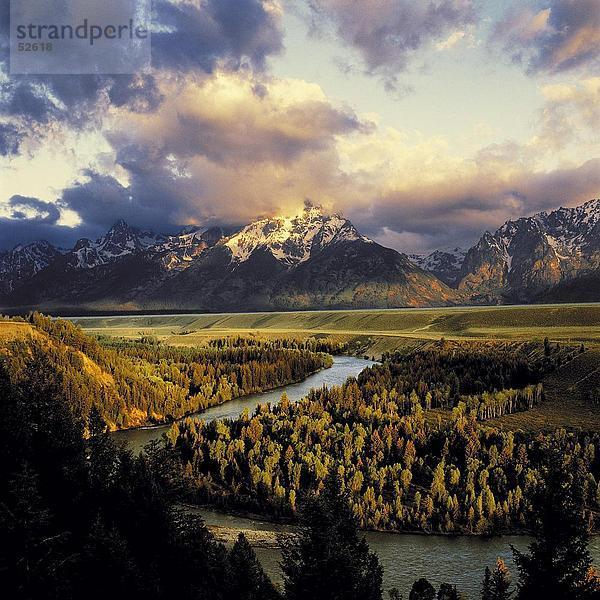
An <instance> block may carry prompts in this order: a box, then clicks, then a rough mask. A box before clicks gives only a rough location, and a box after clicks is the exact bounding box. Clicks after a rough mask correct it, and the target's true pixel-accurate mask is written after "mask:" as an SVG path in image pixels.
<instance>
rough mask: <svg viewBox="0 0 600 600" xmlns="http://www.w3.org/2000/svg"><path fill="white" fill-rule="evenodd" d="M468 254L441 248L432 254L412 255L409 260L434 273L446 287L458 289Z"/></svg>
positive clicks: (458, 249) (455, 249) (456, 249)
mask: <svg viewBox="0 0 600 600" xmlns="http://www.w3.org/2000/svg"><path fill="white" fill-rule="evenodd" d="M466 254H467V251H466V250H463V249H462V248H440V249H439V250H434V251H433V252H431V253H430V254H411V255H410V256H409V258H410V260H411V261H412V262H413V263H414V264H415V265H417V267H419V268H421V269H423V270H424V271H429V272H430V273H433V274H434V275H435V276H436V277H437V278H438V279H439V280H441V281H443V282H444V283H445V284H446V285H449V286H450V287H456V286H457V285H458V282H459V281H460V274H461V268H462V264H463V262H464V260H465V256H466Z"/></svg>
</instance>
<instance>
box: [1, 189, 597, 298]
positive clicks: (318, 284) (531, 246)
mask: <svg viewBox="0 0 600 600" xmlns="http://www.w3.org/2000/svg"><path fill="white" fill-rule="evenodd" d="M598 207H599V201H598V200H591V201H589V202H587V203H585V204H583V205H581V206H579V207H575V208H572V209H571V208H569V209H559V210H557V211H553V212H551V213H539V214H536V215H534V216H533V217H523V218H521V219H518V220H516V221H508V222H506V223H505V224H504V225H503V226H502V227H500V228H499V229H498V230H497V231H496V232H495V233H493V234H492V233H490V232H484V233H483V234H482V236H481V238H480V239H479V241H478V242H477V243H476V244H474V245H473V246H472V247H471V248H469V249H468V250H463V249H460V248H453V249H440V250H436V251H434V252H432V253H430V254H429V255H412V256H407V255H405V254H403V253H400V252H397V251H396V250H393V249H391V248H386V247H385V246H382V245H380V244H378V243H377V242H375V241H374V240H372V239H370V238H369V237H367V236H365V235H362V234H361V233H360V232H359V231H358V230H357V228H356V227H355V226H354V225H353V224H352V223H351V222H350V221H349V220H348V219H345V218H343V217H342V216H340V215H329V214H327V213H326V212H325V211H323V209H322V208H321V207H316V206H314V205H312V204H308V205H307V206H306V207H305V208H304V209H303V210H302V211H301V212H300V213H298V214H296V215H294V216H290V217H281V216H278V217H273V218H264V219H259V220H257V221H254V222H252V223H250V224H248V225H246V226H243V227H239V226H237V227H199V226H187V227H183V228H181V229H180V233H178V234H161V233H155V232H152V231H148V230H146V231H142V230H140V229H137V228H135V227H131V226H129V225H128V224H127V223H125V222H124V221H119V222H117V223H116V224H115V225H113V226H112V227H111V228H110V229H109V230H108V232H107V233H106V234H104V235H102V236H100V237H99V238H97V239H96V240H89V239H81V240H78V241H77V242H76V244H75V245H74V246H73V248H71V249H60V248H55V247H54V246H52V245H51V244H49V243H48V242H43V241H40V242H36V243H33V244H30V245H28V246H21V245H19V246H16V247H15V248H14V249H13V250H11V251H9V252H5V253H3V254H2V255H0V265H2V273H3V277H4V281H5V286H4V288H3V295H2V305H3V306H5V307H7V308H15V307H18V306H19V305H25V306H40V307H44V306H46V307H49V306H60V307H63V306H64V307H68V306H71V305H80V306H82V307H90V308H92V307H96V308H99V307H106V308H109V307H110V308H115V309H119V308H123V307H125V306H128V307H140V308H148V309H153V308H157V307H160V308H161V309H163V308H165V309H169V308H170V309H179V308H190V309H204V310H220V309H230V310H234V309H235V310H243V308H244V303H245V304H246V305H247V306H248V307H249V308H253V309H274V308H280V309H299V308H336V307H338V308H341V307H344V308H349V307H350V308H359V307H360V308H392V307H403V306H439V305H448V304H465V303H474V304H502V303H507V302H508V303H511V302H526V303H527V302H539V301H545V300H549V299H557V300H561V299H569V300H572V301H577V300H584V301H585V300H593V299H595V298H596V296H597V293H598V287H597V286H596V285H595V282H596V281H597V278H598V273H599V271H600V253H599V249H600V235H599V229H598V228H599V227H600V225H599V222H600V219H599V216H600V210H599V208H598Z"/></svg>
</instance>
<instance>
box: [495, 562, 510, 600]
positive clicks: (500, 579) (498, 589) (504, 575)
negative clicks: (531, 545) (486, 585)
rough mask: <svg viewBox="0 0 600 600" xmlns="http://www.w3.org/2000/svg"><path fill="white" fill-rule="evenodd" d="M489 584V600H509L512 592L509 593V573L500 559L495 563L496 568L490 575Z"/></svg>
mask: <svg viewBox="0 0 600 600" xmlns="http://www.w3.org/2000/svg"><path fill="white" fill-rule="evenodd" d="M491 584H492V585H491V587H492V595H491V596H490V598H491V600H509V599H510V598H511V597H512V592H511V591H510V585H511V581H510V573H509V571H508V568H507V566H506V564H505V563H504V561H503V560H502V559H501V558H499V559H498V560H497V561H496V568H495V569H494V572H493V573H492V581H491Z"/></svg>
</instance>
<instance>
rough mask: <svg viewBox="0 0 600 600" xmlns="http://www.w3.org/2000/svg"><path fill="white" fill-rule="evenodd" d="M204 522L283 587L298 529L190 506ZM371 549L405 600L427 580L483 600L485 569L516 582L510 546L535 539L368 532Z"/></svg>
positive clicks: (387, 582) (599, 549)
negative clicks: (284, 566)
mask: <svg viewBox="0 0 600 600" xmlns="http://www.w3.org/2000/svg"><path fill="white" fill-rule="evenodd" d="M190 509H191V510H194V512H196V513H197V514H199V515H200V516H201V517H202V518H203V519H204V521H205V523H206V525H207V527H208V528H209V529H210V530H211V531H212V532H213V533H214V534H215V536H216V537H217V539H219V541H221V542H223V543H225V544H226V545H231V544H233V543H234V542H235V540H236V538H237V536H238V535H239V533H240V532H241V533H243V534H244V535H245V536H246V538H247V539H248V541H249V542H250V545H251V546H252V547H253V548H254V550H255V552H256V555H257V557H258V559H259V560H260V562H261V564H262V566H263V568H264V569H265V572H266V573H267V574H268V575H269V577H271V579H272V580H273V581H274V582H275V583H276V584H277V585H281V583H282V576H281V570H280V567H279V563H280V560H281V548H280V544H279V539H280V538H282V537H283V538H285V537H286V536H289V535H292V534H293V533H294V532H295V531H296V530H297V528H296V527H295V526H294V525H290V524H275V523H270V522H268V521H267V520H266V519H264V518H263V517H261V516H258V515H253V516H252V517H248V518H243V517H239V516H234V515H231V514H223V513H220V512H218V511H215V510H212V509H207V508H198V507H195V508H194V507H191V508H190ZM363 533H364V536H365V539H366V541H367V542H368V544H369V547H370V548H371V550H372V551H374V552H375V553H376V554H377V555H378V556H379V560H380V562H381V565H382V567H383V569H384V583H383V589H384V591H385V590H388V589H390V588H392V587H397V588H398V589H399V591H400V592H401V593H402V594H403V596H404V597H405V598H407V597H408V593H409V591H410V587H411V586H412V583H413V582H414V581H416V580H417V579H419V578H420V577H427V579H429V580H430V581H431V582H432V583H433V584H434V585H436V587H439V585H440V584H441V583H442V582H448V583H452V584H454V585H456V586H457V588H458V589H459V590H460V591H461V592H462V593H464V594H465V595H466V597H467V598H468V599H476V598H479V597H480V596H479V592H480V589H481V582H482V579H483V574H484V571H485V567H488V566H489V567H493V566H494V564H495V562H496V559H497V558H502V559H503V560H504V561H505V562H506V564H507V565H508V567H509V569H510V570H511V573H512V575H513V578H515V579H516V577H517V574H518V573H517V568H516V565H515V564H514V560H513V554H512V550H511V546H514V547H515V548H516V549H517V550H519V551H525V550H526V549H527V546H528V544H529V543H530V542H531V538H530V537H529V536H527V535H502V536H494V537H483V536H472V535H471V536H460V535H429V534H424V533H421V534H415V533H408V532H376V531H365V532H363ZM589 547H590V553H591V555H592V559H593V562H594V564H595V565H600V537H599V536H595V537H593V538H592V539H591V541H590V545H589Z"/></svg>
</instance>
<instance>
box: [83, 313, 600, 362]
mask: <svg viewBox="0 0 600 600" xmlns="http://www.w3.org/2000/svg"><path fill="white" fill-rule="evenodd" d="M72 320H73V321H75V322H77V323H78V324H80V325H81V326H82V327H83V328H84V329H86V330H88V331H89V332H90V333H97V334H100V333H101V334H104V335H115V336H124V337H139V336H140V335H154V336H157V337H159V338H160V339H163V340H165V341H168V342H169V343H175V344H197V343H201V342H202V341H203V340H205V339H206V338H216V337H222V336H226V335H238V334H242V335H261V336H265V337H293V338H305V337H310V336H323V337H333V338H336V339H343V340H346V339H353V338H354V339H355V338H357V337H358V338H361V339H363V340H364V339H367V338H368V339H370V341H371V344H370V348H371V350H370V352H372V353H373V354H374V355H380V354H381V352H385V351H386V350H393V349H394V348H396V347H398V346H400V345H402V344H404V343H406V340H413V341H417V340H435V339H439V338H441V337H445V338H446V339H456V340H461V339H462V340H465V339H468V340H485V339H488V340H489V339H492V340H493V339H503V340H532V339H543V338H544V337H546V336H547V337H549V338H550V339H551V340H553V341H562V342H573V343H577V342H585V343H591V344H594V345H595V344H598V345H600V304H560V305H535V306H514V307H513V306H502V307H464V308H463V307H458V308H436V309H395V310H340V311H308V312H278V313H276V312H271V313H228V314H202V315H199V314H197V315H193V314H190V315H150V316H148V315H146V316H112V317H79V318H77V317H74V318H72Z"/></svg>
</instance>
